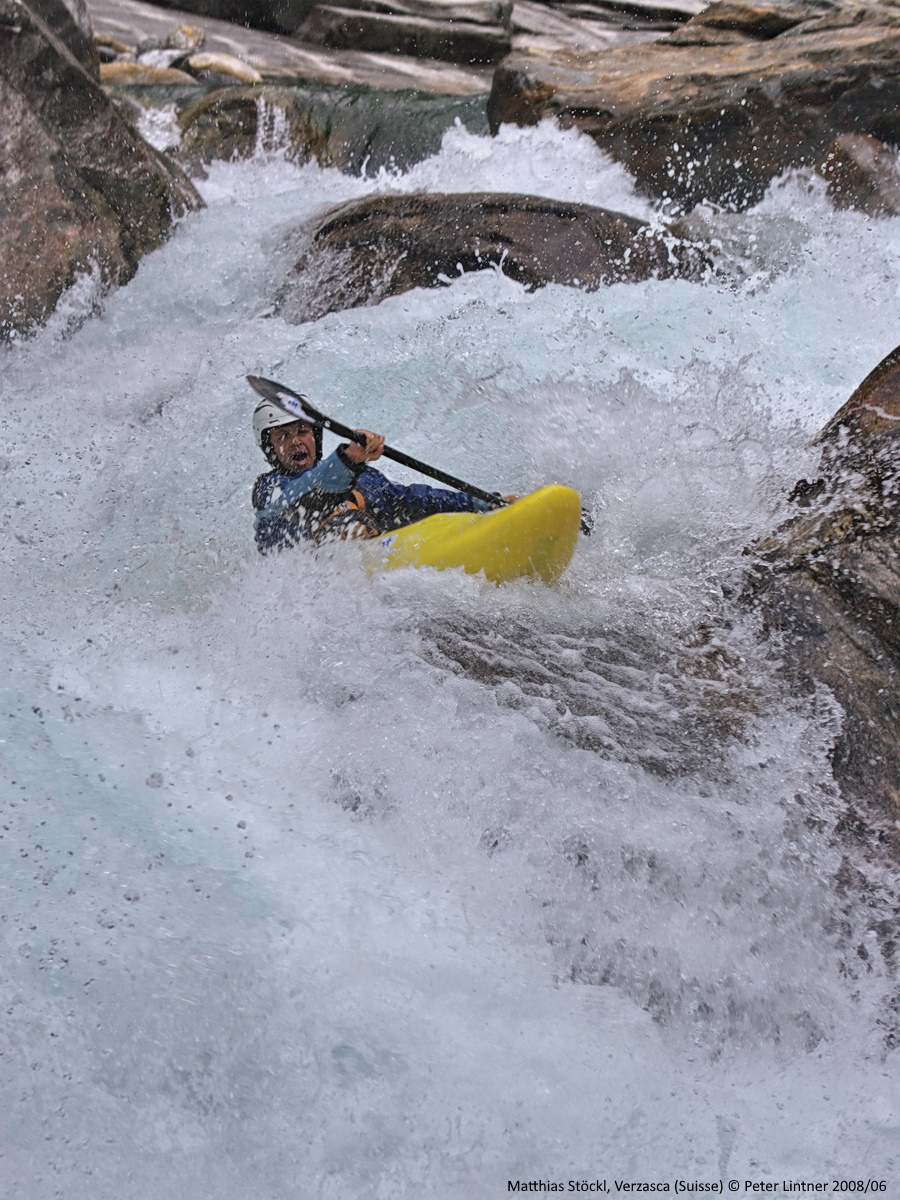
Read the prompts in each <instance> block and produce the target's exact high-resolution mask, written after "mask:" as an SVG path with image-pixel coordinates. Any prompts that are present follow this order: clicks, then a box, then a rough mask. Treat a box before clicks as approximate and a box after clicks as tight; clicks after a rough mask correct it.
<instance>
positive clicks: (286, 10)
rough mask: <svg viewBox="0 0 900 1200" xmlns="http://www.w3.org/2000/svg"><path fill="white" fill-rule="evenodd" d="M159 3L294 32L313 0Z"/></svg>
mask: <svg viewBox="0 0 900 1200" xmlns="http://www.w3.org/2000/svg"><path fill="white" fill-rule="evenodd" d="M157 2H158V3H159V5H160V7H162V8H171V9H178V10H180V11H182V12H185V13H193V14H195V15H196V16H200V17H212V18H214V19H216V20H219V21H229V22H231V23H232V24H235V25H245V26H249V27H250V28H252V29H265V30H267V31H269V32H271V33H288V34H291V33H294V32H296V30H297V29H298V28H299V27H300V25H302V24H303V21H304V20H305V19H306V17H307V15H308V13H309V11H310V9H311V8H312V6H313V3H314V0H179V2H178V3H177V4H167V3H164V0H157Z"/></svg>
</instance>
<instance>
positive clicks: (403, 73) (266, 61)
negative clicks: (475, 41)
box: [90, 0, 499, 96]
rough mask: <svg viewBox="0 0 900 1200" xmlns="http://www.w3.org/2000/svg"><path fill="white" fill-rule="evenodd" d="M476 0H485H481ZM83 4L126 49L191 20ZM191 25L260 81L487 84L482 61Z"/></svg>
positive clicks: (468, 90)
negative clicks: (469, 63)
mask: <svg viewBox="0 0 900 1200" xmlns="http://www.w3.org/2000/svg"><path fill="white" fill-rule="evenodd" d="M391 2H394V0H391ZM406 2H407V0H404V3H406ZM409 2H412V0H409ZM458 2H463V0H458ZM484 2H485V4H487V3H488V0H484ZM90 3H91V15H92V20H93V22H94V28H95V29H96V31H97V34H98V35H99V36H100V37H102V38H106V39H112V40H115V41H116V42H118V43H120V44H121V45H124V46H126V47H131V48H132V49H133V50H136V49H137V47H139V46H140V47H141V48H142V49H150V48H156V49H159V48H164V47H167V39H168V38H169V37H170V36H171V35H172V33H173V28H174V27H173V22H175V21H178V22H180V24H182V25H184V24H191V22H192V21H194V16H193V15H192V14H190V13H186V12H179V11H178V10H176V9H169V8H159V7H157V6H155V5H153V4H146V3H144V2H143V0H90ZM497 6H498V7H499V0H498V5H497ZM196 27H197V28H199V29H200V30H201V31H202V33H203V35H204V38H205V41H204V43H203V48H204V50H205V51H208V52H210V53H216V54H220V53H221V54H229V55H232V56H233V57H235V58H237V59H239V60H240V61H241V62H243V63H245V64H246V65H247V66H249V67H251V68H253V69H254V70H256V71H258V72H259V74H260V75H261V76H262V77H263V80H264V81H265V82H266V83H284V84H296V83H321V84H345V85H348V86H350V87H353V86H367V87H371V88H377V89H378V90H379V91H400V90H405V89H414V90H415V91H418V92H425V91H428V92H432V93H433V94H435V95H441V96H486V95H487V93H488V92H489V91H490V88H491V75H492V69H491V67H489V66H461V65H458V64H454V63H448V62H439V61H438V60H437V59H415V58H409V57H405V56H402V55H399V54H390V55H384V54H368V53H366V52H364V51H359V50H327V49H324V48H322V47H318V46H312V45H310V44H304V43H301V42H299V41H297V40H295V39H291V38H280V37H277V36H275V35H273V34H270V33H265V32H262V31H260V30H258V29H248V28H245V27H243V26H239V25H234V24H230V23H229V22H227V21H220V20H216V19H214V18H212V17H206V18H204V19H203V21H202V22H198V23H197V25H196ZM172 48H174V49H177V48H178V47H172Z"/></svg>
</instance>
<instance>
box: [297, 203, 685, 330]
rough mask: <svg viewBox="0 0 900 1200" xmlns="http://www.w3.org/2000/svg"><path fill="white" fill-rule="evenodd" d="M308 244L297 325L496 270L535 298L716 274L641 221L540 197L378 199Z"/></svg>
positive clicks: (313, 234) (300, 266) (316, 233)
mask: <svg viewBox="0 0 900 1200" xmlns="http://www.w3.org/2000/svg"><path fill="white" fill-rule="evenodd" d="M299 240H300V246H299V248H298V249H299V257H298V259H297V261H296V264H295V266H294V269H293V271H292V272H291V277H290V279H289V281H288V282H287V283H286V284H285V286H284V287H283V288H282V291H281V294H280V296H279V300H278V303H279V308H280V311H281V313H282V314H283V315H284V316H285V317H287V319H288V320H291V321H297V322H300V321H310V320H315V319H317V318H318V317H320V316H323V315H324V314H325V313H328V312H335V311H339V310H341V309H345V308H355V307H357V306H359V305H363V304H376V303H378V302H379V301H380V300H383V299H385V297H387V296H396V295H399V294H400V293H402V292H405V291H408V290H409V289H410V288H415V287H438V286H441V285H442V284H446V283H448V282H449V281H450V280H451V279H453V278H454V277H456V276H458V275H459V274H460V273H461V272H464V271H478V270H484V269H485V268H486V267H495V268H496V269H498V270H501V271H502V272H503V273H504V274H505V275H508V276H509V277H510V278H511V279H514V280H516V281H517V282H518V283H522V284H524V285H525V286H526V287H530V288H535V287H541V286H542V285H544V284H548V283H561V284H567V285H569V286H571V287H582V288H587V289H594V288H598V287H601V286H602V285H604V284H608V283H619V282H635V281H638V280H643V279H650V278H660V279H665V278H671V277H673V276H683V277H687V278H699V277H701V276H702V275H703V273H704V272H705V270H706V269H707V266H708V264H707V261H706V259H705V257H704V256H703V254H702V253H700V251H699V250H698V249H697V248H696V247H693V246H689V245H687V244H685V243H683V242H678V241H677V240H676V239H675V238H673V237H671V236H667V235H666V233H665V232H661V231H659V230H655V229H652V228H651V227H650V226H649V225H647V224H645V223H644V222H643V221H638V220H636V219H635V218H634V217H627V216H624V215H623V214H622V213H616V212H609V211H608V210H606V209H603V208H594V207H592V206H591V205H588V204H568V203H564V202H562V201H557V200H547V199H544V198H542V197H539V196H517V195H506V194H479V193H464V194H460V195H422V194H415V195H407V196H371V197H367V198H366V199H364V200H354V201H351V202H350V203H348V204H342V205H340V206H339V207H338V208H335V209H332V210H331V211H330V212H328V213H326V215H325V216H324V217H323V218H321V219H320V220H319V221H318V222H316V223H315V224H314V225H313V226H312V227H307V228H305V229H304V230H302V231H301V233H300V239H299ZM294 253H295V254H296V253H298V250H294Z"/></svg>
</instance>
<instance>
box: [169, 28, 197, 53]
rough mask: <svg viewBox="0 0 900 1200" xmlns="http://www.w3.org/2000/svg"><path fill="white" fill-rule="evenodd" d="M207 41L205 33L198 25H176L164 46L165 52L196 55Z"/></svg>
mask: <svg viewBox="0 0 900 1200" xmlns="http://www.w3.org/2000/svg"><path fill="white" fill-rule="evenodd" d="M205 41H206V34H205V32H204V31H203V30H202V29H200V28H199V27H198V26H197V25H176V26H174V28H173V29H172V30H170V32H169V33H168V34H166V38H165V41H164V42H163V44H162V48H163V50H183V51H184V52H185V53H188V54H196V52H197V51H198V50H200V49H201V47H202V46H203V44H204V42H205Z"/></svg>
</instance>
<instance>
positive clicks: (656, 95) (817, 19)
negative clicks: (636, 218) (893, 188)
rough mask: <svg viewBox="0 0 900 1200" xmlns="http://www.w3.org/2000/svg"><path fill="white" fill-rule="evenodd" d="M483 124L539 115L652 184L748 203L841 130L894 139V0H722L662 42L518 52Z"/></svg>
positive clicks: (677, 197) (824, 149)
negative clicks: (865, 0)
mask: <svg viewBox="0 0 900 1200" xmlns="http://www.w3.org/2000/svg"><path fill="white" fill-rule="evenodd" d="M488 113H489V117H490V120H491V127H492V129H495V130H496V128H497V127H498V126H499V125H500V124H501V123H503V122H512V123H514V124H520V125H527V124H533V123H536V122H537V121H539V120H540V119H541V118H543V117H546V116H555V117H557V118H558V119H559V120H560V121H561V122H562V124H564V125H566V126H575V127H577V128H579V129H581V130H583V131H584V132H585V133H587V134H589V135H590V136H591V137H593V138H594V139H595V141H596V142H597V143H598V144H599V145H600V146H601V147H602V148H603V149H605V150H607V151H608V152H609V153H610V154H612V155H613V157H614V158H616V159H618V160H619V161H620V162H622V163H624V164H625V165H626V166H627V167H628V169H629V170H630V171H631V172H632V174H633V175H634V176H635V178H636V180H637V181H638V184H639V185H640V186H641V187H642V188H643V189H644V190H645V191H646V192H647V193H648V194H650V195H653V196H657V197H660V198H668V199H669V200H671V201H674V202H676V203H677V204H678V205H680V206H681V207H684V208H688V207H691V206H693V205H695V204H697V203H699V202H700V201H702V200H711V201H714V202H716V203H718V204H722V205H726V206H728V207H732V208H742V207H745V206H747V205H749V204H753V203H756V202H757V201H758V200H759V199H761V197H762V195H763V194H764V192H765V190H766V188H767V187H768V185H769V183H770V182H771V180H772V179H773V178H774V177H775V176H777V175H778V174H780V173H781V172H783V171H785V170H786V169H788V168H791V167H800V166H807V167H812V168H814V169H819V168H820V167H821V166H822V164H823V163H824V161H825V160H826V158H827V156H828V154H829V151H830V150H831V148H832V147H833V144H834V141H835V139H836V138H837V137H838V136H839V135H841V134H854V135H860V134H863V135H870V136H872V137H875V138H877V139H879V140H880V141H882V142H887V143H889V144H891V145H898V144H900V7H895V6H894V5H891V4H887V3H883V4H874V5H862V4H859V3H856V2H855V0H848V2H846V3H841V4H838V3H833V2H831V0H810V2H809V3H804V4H802V5H800V4H798V3H796V0H778V2H773V3H770V4H755V5H753V4H742V3H738V2H737V0H721V2H720V3H718V4H713V5H711V6H710V8H708V9H707V10H706V11H705V12H704V13H701V14H700V15H699V16H697V17H695V18H693V20H691V21H690V22H688V24H686V25H684V26H682V27H681V29H679V30H678V31H677V32H676V33H674V34H672V35H670V36H669V37H668V38H665V39H663V40H662V41H658V42H653V43H649V44H645V45H641V46H636V47H627V48H623V49H618V50H610V51H608V52H606V53H601V54H579V53H576V52H569V53H563V52H557V53H547V54H541V53H540V52H537V51H532V52H530V53H524V52H520V53H514V54H511V55H510V56H509V57H508V58H507V59H505V60H504V61H503V62H502V63H501V64H500V66H499V67H498V69H497V72H496V75H495V79H494V86H493V90H492V93H491V97H490V101H489V105H488Z"/></svg>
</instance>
